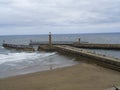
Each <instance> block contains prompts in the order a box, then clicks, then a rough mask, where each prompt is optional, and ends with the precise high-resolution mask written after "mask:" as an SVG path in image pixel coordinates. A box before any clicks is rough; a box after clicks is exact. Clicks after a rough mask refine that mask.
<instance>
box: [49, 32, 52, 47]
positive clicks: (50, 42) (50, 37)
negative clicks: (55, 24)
mask: <svg viewBox="0 0 120 90" xmlns="http://www.w3.org/2000/svg"><path fill="white" fill-rule="evenodd" d="M49 47H52V36H51V32H49Z"/></svg>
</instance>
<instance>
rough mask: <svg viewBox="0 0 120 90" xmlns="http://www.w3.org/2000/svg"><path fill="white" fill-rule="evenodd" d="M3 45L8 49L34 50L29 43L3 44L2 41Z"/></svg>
mask: <svg viewBox="0 0 120 90" xmlns="http://www.w3.org/2000/svg"><path fill="white" fill-rule="evenodd" d="M3 47H5V48H8V49H16V50H24V51H35V50H34V48H33V47H32V46H29V45H16V44H5V43H3Z"/></svg>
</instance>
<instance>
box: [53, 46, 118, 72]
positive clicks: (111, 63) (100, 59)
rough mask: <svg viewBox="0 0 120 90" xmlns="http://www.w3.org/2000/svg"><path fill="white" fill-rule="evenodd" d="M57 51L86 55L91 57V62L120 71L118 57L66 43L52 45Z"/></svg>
mask: <svg viewBox="0 0 120 90" xmlns="http://www.w3.org/2000/svg"><path fill="white" fill-rule="evenodd" d="M54 47H55V48H56V50H57V51H58V52H61V53H65V54H70V55H74V56H77V57H79V56H80V57H81V56H82V57H86V58H88V59H91V60H92V61H93V62H95V63H97V64H99V65H102V66H104V67H107V68H110V69H114V70H117V71H120V59H116V58H111V57H108V56H105V55H98V54H95V53H91V52H88V51H87V50H82V49H79V48H75V47H71V46H67V45H63V46H62V45H61V46H60V45H56V46H54Z"/></svg>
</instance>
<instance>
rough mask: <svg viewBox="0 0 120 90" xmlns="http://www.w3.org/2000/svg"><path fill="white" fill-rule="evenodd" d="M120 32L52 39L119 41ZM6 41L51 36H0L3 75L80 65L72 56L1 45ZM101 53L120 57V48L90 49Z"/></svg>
mask: <svg viewBox="0 0 120 90" xmlns="http://www.w3.org/2000/svg"><path fill="white" fill-rule="evenodd" d="M119 37H120V33H111V34H62V35H52V40H53V41H74V42H76V41H77V40H78V38H81V41H83V42H89V43H106V44H120V39H119ZM3 40H5V42H6V43H11V44H25V45H28V44H29V41H30V40H33V41H48V35H16V36H15V35H14V36H0V78H3V77H9V76H15V75H20V74H26V73H32V72H37V71H43V70H51V69H55V68H61V67H66V66H71V65H75V64H78V63H79V62H77V61H75V59H74V58H73V57H66V56H63V55H59V54H58V53H57V52H52V53H48V52H42V51H40V52H37V51H36V52H25V51H16V50H8V49H5V48H3V47H2V43H3ZM87 50H90V51H92V52H96V53H98V54H105V55H107V56H110V57H115V58H120V51H118V50H117V51H115V50H97V49H87Z"/></svg>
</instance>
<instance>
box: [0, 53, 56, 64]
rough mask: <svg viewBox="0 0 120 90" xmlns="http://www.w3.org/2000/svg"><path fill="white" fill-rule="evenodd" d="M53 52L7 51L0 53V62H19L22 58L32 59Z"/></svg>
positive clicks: (46, 55)
mask: <svg viewBox="0 0 120 90" xmlns="http://www.w3.org/2000/svg"><path fill="white" fill-rule="evenodd" d="M54 54H55V53H36V52H34V53H26V52H21V53H8V54H0V64H2V63H6V62H19V61H23V60H34V59H39V58H44V57H48V56H51V55H54Z"/></svg>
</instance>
